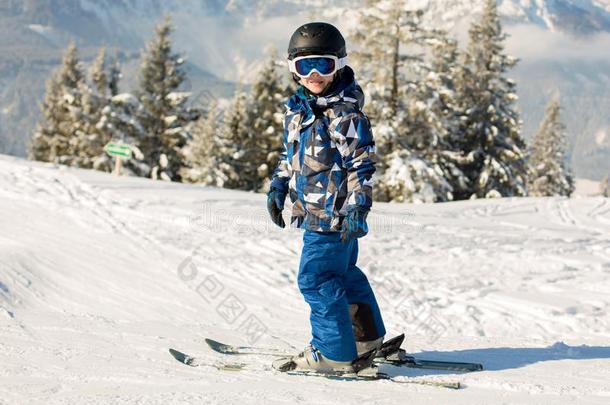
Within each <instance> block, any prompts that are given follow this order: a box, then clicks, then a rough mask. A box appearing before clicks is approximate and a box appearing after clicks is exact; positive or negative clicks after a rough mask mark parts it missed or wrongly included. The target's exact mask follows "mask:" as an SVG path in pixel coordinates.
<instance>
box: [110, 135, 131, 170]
mask: <svg viewBox="0 0 610 405" xmlns="http://www.w3.org/2000/svg"><path fill="white" fill-rule="evenodd" d="M104 151H105V152H106V153H107V154H108V155H110V156H114V158H115V161H114V175H115V176H120V175H121V163H122V160H123V158H125V159H129V158H131V146H130V145H126V144H123V143H116V142H108V143H107V144H106V146H104Z"/></svg>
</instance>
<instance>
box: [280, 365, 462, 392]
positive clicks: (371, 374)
mask: <svg viewBox="0 0 610 405" xmlns="http://www.w3.org/2000/svg"><path fill="white" fill-rule="evenodd" d="M284 374H288V375H294V376H308V377H322V378H327V379H331V380H342V381H358V380H362V381H377V380H384V381H390V382H393V383H397V384H419V385H431V386H435V387H440V388H450V389H460V388H462V385H461V384H460V382H459V381H453V380H449V379H440V378H430V377H407V376H397V377H393V376H391V375H389V374H387V373H382V372H380V371H378V370H377V368H376V367H370V368H369V369H366V370H363V371H361V372H359V373H318V372H315V371H298V370H292V371H286V372H284Z"/></svg>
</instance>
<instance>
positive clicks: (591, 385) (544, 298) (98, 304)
mask: <svg viewBox="0 0 610 405" xmlns="http://www.w3.org/2000/svg"><path fill="white" fill-rule="evenodd" d="M0 213H1V214H0V227H1V228H0V229H2V234H1V235H0V364H1V367H0V403H1V404H26V403H27V404H38V403H40V404H58V403H61V404H66V403H73V404H77V403H78V404H99V403H112V404H121V403H146V404H156V403H158V404H172V403H176V404H178V403H180V404H182V403H203V404H237V403H239V404H242V405H243V404H261V403H264V404H287V403H291V404H294V403H304V404H313V403H315V404H344V403H355V402H360V403H366V404H367V405H368V404H386V403H409V404H420V403H421V404H424V403H425V404H439V403H452V404H477V403H481V404H483V403H484V404H490V403H494V404H499V403H506V404H514V403H519V404H541V403H544V404H566V403H582V404H585V403H586V404H607V403H608V402H609V401H610V316H609V315H608V313H609V311H610V199H607V198H602V197H580V196H577V197H575V198H572V199H566V198H514V199H493V200H474V201H462V202H452V203H444V204H419V205H413V204H385V203H376V204H374V207H373V211H372V213H371V215H370V216H369V219H370V220H369V225H370V228H371V231H370V234H369V235H368V236H366V237H365V238H364V239H362V240H361V244H360V260H359V264H360V267H361V268H363V270H364V271H365V272H366V273H367V274H368V276H369V279H370V280H371V282H372V283H373V285H374V288H375V291H376V294H377V297H378V300H379V302H380V305H381V308H382V311H383V315H384V318H385V322H386V326H387V329H388V332H389V335H395V334H398V333H400V332H405V333H406V335H407V338H406V343H405V344H404V345H403V347H404V348H405V349H406V350H407V351H408V352H410V353H412V354H414V355H416V356H419V357H422V358H431V359H441V360H456V361H472V362H480V363H483V364H484V366H485V371H482V372H476V373H468V374H455V373H443V372H439V371H435V370H423V371H422V370H420V371H418V370H414V369H396V368H393V367H389V366H382V367H386V368H387V370H386V371H388V372H389V373H391V374H393V375H397V376H413V377H415V376H423V377H421V378H432V379H438V378H443V379H451V380H454V381H459V382H461V383H462V384H463V387H464V388H463V389H461V390H458V391H455V390H449V389H444V388H437V387H430V386H421V385H414V384H395V383H391V382H387V381H357V382H355V381H336V380H330V379H321V378H310V377H299V376H290V375H285V374H280V373H277V372H273V371H271V370H270V367H269V365H270V363H271V361H272V358H271V357H268V356H250V357H244V356H242V357H240V358H238V359H235V358H226V357H223V356H222V355H220V354H217V353H214V352H211V351H210V350H209V349H207V347H206V345H205V343H204V338H205V337H211V338H214V339H216V340H220V341H223V342H228V343H233V344H240V345H255V346H263V347H275V348H280V349H283V350H288V351H291V352H292V351H294V352H295V353H296V352H297V351H299V350H301V349H302V348H303V347H304V346H305V345H306V344H307V342H308V339H309V333H310V330H309V323H308V309H307V307H306V304H305V303H304V302H303V300H302V297H301V296H300V293H299V292H298V288H297V285H296V272H297V269H298V262H299V255H300V248H301V245H302V239H301V237H302V231H301V230H298V229H288V228H286V229H284V230H282V229H280V228H277V227H275V226H274V225H273V224H272V223H271V221H270V220H269V219H268V218H267V213H266V209H265V196H264V195H263V194H255V193H247V192H240V191H232V190H224V189H217V188H211V187H202V186H196V185H188V184H175V183H168V182H162V181H151V180H147V179H143V178H133V177H116V176H112V175H110V174H105V173H101V172H95V171H87V170H80V169H70V168H66V167H61V166H55V165H50V164H42V163H34V162H28V161H25V160H20V159H17V158H12V157H8V156H3V155H0ZM285 214H286V215H287V214H288V213H287V212H286V211H285ZM253 326H256V327H255V328H254V327H253ZM388 337H390V336H388ZM170 347H172V348H176V349H178V350H182V351H184V352H186V353H189V354H193V355H196V356H198V357H200V358H201V359H203V360H206V361H209V362H210V364H213V363H215V362H222V361H229V362H246V363H249V366H248V369H247V370H245V371H240V372H231V371H219V370H217V369H216V368H214V367H212V366H210V367H205V366H204V367H199V368H191V367H187V366H185V365H183V364H180V363H178V362H177V361H175V360H174V359H173V358H172V357H171V356H170V355H169V353H168V348H170Z"/></svg>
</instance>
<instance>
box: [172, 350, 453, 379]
mask: <svg viewBox="0 0 610 405" xmlns="http://www.w3.org/2000/svg"><path fill="white" fill-rule="evenodd" d="M169 353H170V354H171V355H172V357H174V359H176V360H178V361H179V362H180V363H182V364H185V365H187V366H190V367H205V366H208V367H214V368H216V369H217V370H220V371H228V372H239V371H247V370H252V371H270V370H269V369H267V368H263V369H262V370H261V369H259V368H255V367H252V366H251V365H248V364H246V363H225V362H206V361H203V360H201V359H198V358H197V357H193V356H190V355H188V354H186V353H183V352H180V351H178V350H175V349H169ZM278 372H280V373H282V374H287V375H292V376H308V377H321V378H327V379H332V380H340V381H357V380H362V381H375V380H385V381H390V382H393V383H397V384H419V385H430V386H435V387H440V388H450V389H460V388H462V386H461V384H460V382H459V381H453V380H447V379H439V378H430V377H407V376H396V377H393V376H391V375H389V374H387V373H382V372H380V371H378V369H377V367H375V366H373V367H369V368H366V369H364V370H362V371H360V372H359V373H339V372H335V373H319V372H314V371H299V370H288V371H279V370H278Z"/></svg>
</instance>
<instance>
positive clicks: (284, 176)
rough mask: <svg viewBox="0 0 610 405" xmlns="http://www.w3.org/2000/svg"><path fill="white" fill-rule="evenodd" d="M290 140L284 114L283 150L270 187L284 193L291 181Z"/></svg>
mask: <svg viewBox="0 0 610 405" xmlns="http://www.w3.org/2000/svg"><path fill="white" fill-rule="evenodd" d="M287 142H288V130H287V128H286V115H284V134H283V135H282V150H281V151H280V157H279V159H278V163H277V166H276V168H275V170H274V171H273V176H272V177H271V185H270V187H273V188H277V189H278V190H281V191H283V192H284V193H287V192H288V182H289V181H290V162H288V158H287V153H286V148H287Z"/></svg>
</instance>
